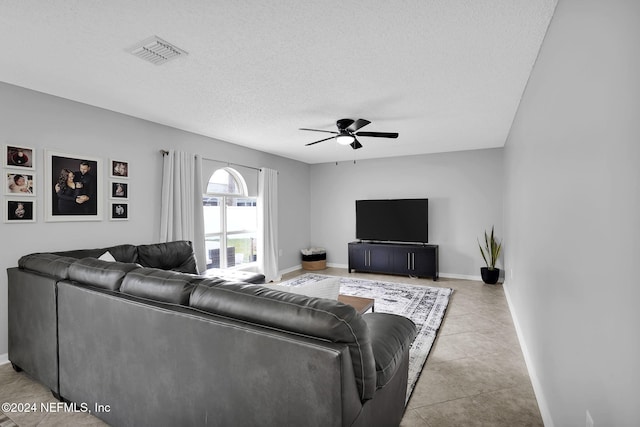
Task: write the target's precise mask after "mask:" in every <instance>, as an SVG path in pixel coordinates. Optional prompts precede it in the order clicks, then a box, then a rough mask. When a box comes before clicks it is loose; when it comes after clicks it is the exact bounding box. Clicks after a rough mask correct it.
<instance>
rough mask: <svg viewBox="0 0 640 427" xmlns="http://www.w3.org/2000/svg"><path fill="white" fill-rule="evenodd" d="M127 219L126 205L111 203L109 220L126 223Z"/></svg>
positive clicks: (127, 206) (127, 210) (127, 207)
mask: <svg viewBox="0 0 640 427" xmlns="http://www.w3.org/2000/svg"><path fill="white" fill-rule="evenodd" d="M128 219H129V204H128V203H111V220H112V221H126V220H128Z"/></svg>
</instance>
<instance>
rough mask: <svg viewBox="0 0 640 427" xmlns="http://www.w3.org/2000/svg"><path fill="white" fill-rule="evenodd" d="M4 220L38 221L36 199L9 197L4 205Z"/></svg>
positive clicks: (17, 221) (10, 221)
mask: <svg viewBox="0 0 640 427" xmlns="http://www.w3.org/2000/svg"><path fill="white" fill-rule="evenodd" d="M4 213H5V214H4V222H7V223H24V222H27V223H28V222H36V202H35V200H17V199H7V200H6V201H5V206H4Z"/></svg>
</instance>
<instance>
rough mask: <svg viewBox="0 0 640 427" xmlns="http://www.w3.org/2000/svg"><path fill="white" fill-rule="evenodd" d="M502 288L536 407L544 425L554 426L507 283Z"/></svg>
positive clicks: (546, 426) (547, 426)
mask: <svg viewBox="0 0 640 427" xmlns="http://www.w3.org/2000/svg"><path fill="white" fill-rule="evenodd" d="M503 289H504V295H505V296H506V298H507V305H508V306H509V312H510V313H511V319H512V320H513V325H514V326H515V329H516V334H517V335H518V342H519V343H520V350H521V351H522V355H523V356H524V362H525V364H526V365H527V372H528V373H529V378H530V379H531V385H532V386H533V392H534V393H535V395H536V400H537V401H538V409H540V415H541V416H542V422H543V423H544V425H545V427H554V423H553V418H551V412H550V411H549V405H548V404H547V399H546V398H545V395H544V392H543V390H542V385H541V384H540V380H539V379H538V375H537V374H536V369H535V367H534V366H533V362H532V361H531V356H530V355H529V349H528V348H527V343H526V341H525V340H524V336H523V334H522V329H521V328H520V322H518V316H517V315H516V313H515V311H514V310H513V305H512V303H511V295H510V294H509V285H508V283H505V286H504V287H503Z"/></svg>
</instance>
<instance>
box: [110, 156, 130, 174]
mask: <svg viewBox="0 0 640 427" xmlns="http://www.w3.org/2000/svg"><path fill="white" fill-rule="evenodd" d="M110 163H111V175H110V176H111V178H129V162H123V161H122V160H111V161H110Z"/></svg>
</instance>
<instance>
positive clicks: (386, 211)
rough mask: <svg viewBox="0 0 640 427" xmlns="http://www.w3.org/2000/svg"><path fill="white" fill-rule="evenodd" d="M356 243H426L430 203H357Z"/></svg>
mask: <svg viewBox="0 0 640 427" xmlns="http://www.w3.org/2000/svg"><path fill="white" fill-rule="evenodd" d="M356 239H359V240H372V241H393V242H412V243H414V242H420V243H427V242H428V241H429V199H386V200H356Z"/></svg>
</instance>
